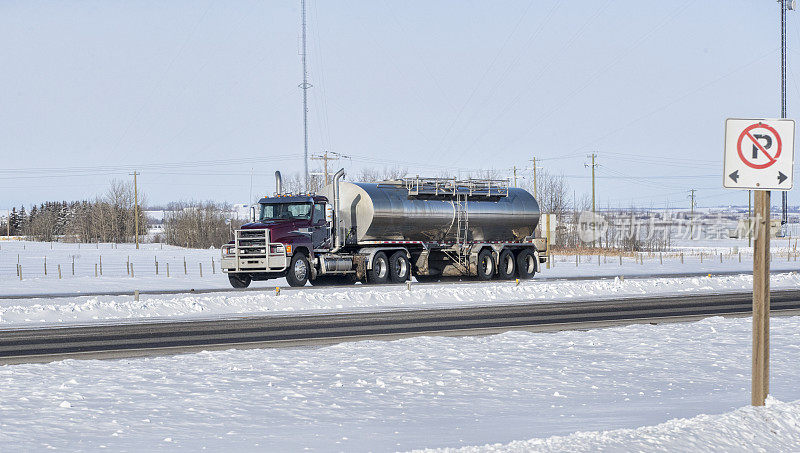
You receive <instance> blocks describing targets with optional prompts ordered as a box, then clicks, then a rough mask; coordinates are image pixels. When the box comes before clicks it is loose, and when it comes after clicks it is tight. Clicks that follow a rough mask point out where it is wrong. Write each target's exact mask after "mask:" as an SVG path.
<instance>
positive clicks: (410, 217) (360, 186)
mask: <svg viewBox="0 0 800 453" xmlns="http://www.w3.org/2000/svg"><path fill="white" fill-rule="evenodd" d="M412 181H413V180H412ZM500 193H501V195H496V194H495V195H494V196H491V194H490V196H486V195H475V194H473V195H465V196H462V197H460V198H461V200H457V199H456V198H457V197H456V196H455V195H452V194H450V195H447V194H444V195H442V194H440V193H437V194H436V195H434V194H433V193H425V192H424V191H419V190H416V191H415V190H414V189H413V187H411V185H410V183H408V182H404V181H402V180H397V181H384V182H378V183H361V182H358V183H351V182H345V181H340V182H339V197H340V207H339V212H338V214H339V215H340V216H341V217H340V222H341V223H340V228H341V229H342V230H343V231H344V232H345V233H346V234H345V238H344V243H345V244H356V243H359V242H363V241H440V242H441V241H443V242H450V241H455V240H456V237H457V230H458V215H457V213H458V210H459V206H463V207H464V208H462V209H464V210H466V218H467V219H468V225H469V230H468V231H469V232H468V234H467V240H468V241H516V240H521V239H523V238H525V237H529V236H531V235H533V231H534V229H535V228H536V225H537V224H538V223H539V203H537V201H536V199H534V197H533V195H531V194H530V193H528V192H527V191H526V190H524V189H518V188H509V187H507V186H506V187H505V188H503V191H500ZM325 194H326V196H327V197H328V200H330V201H331V202H332V201H333V200H334V190H333V184H329V185H328V186H327V187H326V188H325ZM464 199H466V201H464Z"/></svg>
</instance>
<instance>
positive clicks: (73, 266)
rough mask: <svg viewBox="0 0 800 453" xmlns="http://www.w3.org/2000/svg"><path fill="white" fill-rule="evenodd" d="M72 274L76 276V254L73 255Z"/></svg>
mask: <svg viewBox="0 0 800 453" xmlns="http://www.w3.org/2000/svg"><path fill="white" fill-rule="evenodd" d="M72 276H73V277H74V276H75V255H72Z"/></svg>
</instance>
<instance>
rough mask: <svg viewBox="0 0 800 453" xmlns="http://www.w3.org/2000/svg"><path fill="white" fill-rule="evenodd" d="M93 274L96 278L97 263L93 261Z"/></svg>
mask: <svg viewBox="0 0 800 453" xmlns="http://www.w3.org/2000/svg"><path fill="white" fill-rule="evenodd" d="M94 276H95V278H97V263H94Z"/></svg>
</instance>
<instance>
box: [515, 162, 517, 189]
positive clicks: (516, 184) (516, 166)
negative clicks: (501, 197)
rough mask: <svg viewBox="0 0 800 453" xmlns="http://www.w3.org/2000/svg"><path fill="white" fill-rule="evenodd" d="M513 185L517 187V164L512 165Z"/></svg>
mask: <svg viewBox="0 0 800 453" xmlns="http://www.w3.org/2000/svg"><path fill="white" fill-rule="evenodd" d="M514 187H517V166H516V165H514Z"/></svg>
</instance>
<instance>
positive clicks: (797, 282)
mask: <svg viewBox="0 0 800 453" xmlns="http://www.w3.org/2000/svg"><path fill="white" fill-rule="evenodd" d="M771 280H772V281H771V287H772V289H774V290H779V289H797V288H800V274H798V273H795V272H793V273H781V274H775V275H773V276H772V279H771ZM752 282H753V279H752V277H751V276H749V275H730V276H712V277H707V276H706V277H688V278H648V279H626V280H622V279H619V278H616V279H613V280H611V279H609V280H580V281H543V282H539V281H536V280H530V281H522V282H520V284H519V285H518V286H517V285H516V283H515V282H513V281H504V282H490V283H442V284H435V285H434V284H426V285H418V284H412V285H411V288H410V290H409V289H408V288H407V287H406V286H404V285H387V286H360V285H357V286H353V287H328V288H314V289H311V288H308V289H299V290H292V291H289V290H284V291H281V292H280V294H279V295H278V294H276V293H275V291H257V292H252V291H248V292H241V291H239V292H234V291H230V292H221V293H206V294H176V295H140V298H139V301H138V302H137V301H135V300H134V297H133V296H132V295H124V296H82V297H68V298H54V299H42V298H35V299H13V300H2V301H0V328H19V327H26V326H45V325H62V324H64V323H89V322H108V321H113V320H128V321H130V320H135V319H141V318H161V319H173V320H174V319H202V318H206V319H207V318H218V317H231V316H238V315H245V314H246V315H251V314H258V315H280V314H288V313H292V314H310V313H332V312H353V311H375V310H398V309H411V308H452V307H464V306H478V305H493V304H494V305H497V304H512V303H531V302H542V303H545V302H570V301H578V300H596V299H605V298H625V297H643V296H654V295H676V294H702V293H709V292H731V291H748V290H752V287H753V283H752Z"/></svg>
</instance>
